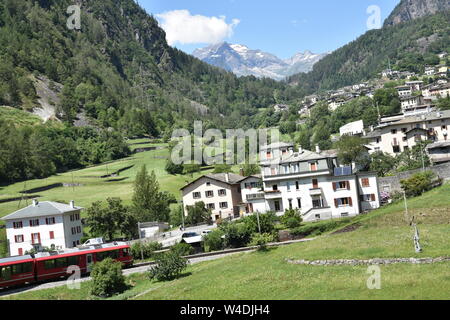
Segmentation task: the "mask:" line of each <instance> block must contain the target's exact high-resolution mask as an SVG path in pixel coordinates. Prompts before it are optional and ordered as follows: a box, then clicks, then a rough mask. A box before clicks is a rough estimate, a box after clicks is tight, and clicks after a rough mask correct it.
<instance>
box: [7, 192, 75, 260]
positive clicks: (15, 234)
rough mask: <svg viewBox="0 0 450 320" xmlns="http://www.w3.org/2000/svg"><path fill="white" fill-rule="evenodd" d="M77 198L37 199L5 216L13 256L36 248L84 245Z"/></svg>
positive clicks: (54, 248) (38, 249) (63, 247)
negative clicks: (65, 201) (59, 199)
mask: <svg viewBox="0 0 450 320" xmlns="http://www.w3.org/2000/svg"><path fill="white" fill-rule="evenodd" d="M82 209H83V208H81V207H76V206H75V203H74V201H71V202H70V204H69V205H67V204H63V203H58V202H50V201H44V202H39V201H38V200H33V202H32V204H31V205H30V206H28V207H26V208H23V209H20V210H18V211H16V212H14V213H11V214H9V215H7V216H6V217H3V220H5V222H6V237H7V239H8V244H9V252H10V255H12V256H15V255H19V256H21V255H24V254H25V252H27V251H30V250H32V249H34V250H36V251H40V250H42V249H44V248H50V249H53V250H62V249H66V248H73V247H76V246H77V245H80V241H81V238H82V237H83V226H82V223H81V218H80V211H81V210H82Z"/></svg>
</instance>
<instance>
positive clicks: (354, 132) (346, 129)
mask: <svg viewBox="0 0 450 320" xmlns="http://www.w3.org/2000/svg"><path fill="white" fill-rule="evenodd" d="M339 133H340V135H341V137H342V136H344V135H349V136H359V135H362V134H363V133H364V121H363V120H358V121H355V122H350V123H347V124H346V125H345V126H342V127H341V128H340V129H339Z"/></svg>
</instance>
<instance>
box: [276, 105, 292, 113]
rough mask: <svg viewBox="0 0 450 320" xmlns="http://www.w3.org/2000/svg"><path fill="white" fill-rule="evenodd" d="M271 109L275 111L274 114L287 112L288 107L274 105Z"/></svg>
mask: <svg viewBox="0 0 450 320" xmlns="http://www.w3.org/2000/svg"><path fill="white" fill-rule="evenodd" d="M273 109H274V110H275V112H284V111H288V110H289V106H287V105H285V104H276V105H274V106H273Z"/></svg>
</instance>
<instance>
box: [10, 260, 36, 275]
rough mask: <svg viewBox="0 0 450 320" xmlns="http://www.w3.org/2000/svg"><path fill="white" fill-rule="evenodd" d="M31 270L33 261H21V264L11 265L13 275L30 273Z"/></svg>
mask: <svg viewBox="0 0 450 320" xmlns="http://www.w3.org/2000/svg"><path fill="white" fill-rule="evenodd" d="M31 271H32V265H31V262H27V263H20V264H15V265H12V266H11V272H12V274H13V275H17V274H22V273H29V272H31Z"/></svg>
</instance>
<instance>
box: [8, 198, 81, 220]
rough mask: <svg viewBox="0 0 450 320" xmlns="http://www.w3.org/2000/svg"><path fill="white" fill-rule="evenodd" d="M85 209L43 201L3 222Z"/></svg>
mask: <svg viewBox="0 0 450 320" xmlns="http://www.w3.org/2000/svg"><path fill="white" fill-rule="evenodd" d="M81 209H83V208H82V207H73V208H72V207H71V206H70V205H68V204H64V203H58V202H51V201H43V202H38V203H37V204H36V205H33V204H32V205H30V206H28V207H26V208H23V209H20V210H17V211H16V212H13V213H11V214H9V215H7V216H5V217H3V218H2V219H3V220H18V219H26V218H38V217H46V216H55V215H62V214H64V213H66V212H73V211H78V210H81Z"/></svg>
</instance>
